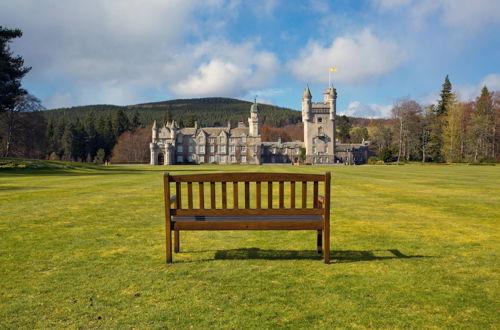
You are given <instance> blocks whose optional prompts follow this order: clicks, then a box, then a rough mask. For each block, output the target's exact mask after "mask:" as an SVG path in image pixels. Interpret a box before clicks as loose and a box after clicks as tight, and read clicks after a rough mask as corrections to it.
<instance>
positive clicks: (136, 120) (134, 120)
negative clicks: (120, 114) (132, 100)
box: [130, 110, 141, 129]
mask: <svg viewBox="0 0 500 330" xmlns="http://www.w3.org/2000/svg"><path fill="white" fill-rule="evenodd" d="M130 126H131V127H130V128H131V129H136V128H137V127H139V126H141V121H140V119H139V111H137V110H135V111H134V114H133V115H132V120H131V123H130Z"/></svg>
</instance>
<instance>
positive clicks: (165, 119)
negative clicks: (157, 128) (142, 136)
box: [163, 105, 172, 125]
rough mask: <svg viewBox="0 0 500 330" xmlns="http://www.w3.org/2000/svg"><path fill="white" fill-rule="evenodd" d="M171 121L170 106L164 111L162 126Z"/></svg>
mask: <svg viewBox="0 0 500 330" xmlns="http://www.w3.org/2000/svg"><path fill="white" fill-rule="evenodd" d="M170 121H172V113H171V106H170V105H169V106H168V107H167V110H165V114H164V115H163V124H164V125H165V124H166V123H167V122H170Z"/></svg>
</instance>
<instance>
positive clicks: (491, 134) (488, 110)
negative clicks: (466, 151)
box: [472, 86, 496, 161]
mask: <svg viewBox="0 0 500 330" xmlns="http://www.w3.org/2000/svg"><path fill="white" fill-rule="evenodd" d="M472 121H473V124H472V137H473V140H472V143H473V145H474V148H473V149H474V161H482V160H493V159H495V135H496V132H495V129H496V123H495V121H496V120H495V118H494V102H493V94H492V93H490V92H489V91H488V88H486V86H484V87H483V89H482V90H481V95H480V96H479V97H478V98H477V99H476V111H475V114H474V116H473V120H472Z"/></svg>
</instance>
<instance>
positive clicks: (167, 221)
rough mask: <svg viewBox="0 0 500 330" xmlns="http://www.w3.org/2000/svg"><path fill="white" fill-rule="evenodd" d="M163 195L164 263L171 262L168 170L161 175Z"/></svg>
mask: <svg viewBox="0 0 500 330" xmlns="http://www.w3.org/2000/svg"><path fill="white" fill-rule="evenodd" d="M163 195H164V199H165V235H166V240H165V241H166V263H167V264H170V263H172V222H171V214H170V180H169V175H168V172H167V173H165V174H164V176H163Z"/></svg>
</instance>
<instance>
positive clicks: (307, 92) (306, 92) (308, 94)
mask: <svg viewBox="0 0 500 330" xmlns="http://www.w3.org/2000/svg"><path fill="white" fill-rule="evenodd" d="M304 98H306V99H310V98H312V95H311V91H310V90H309V86H307V87H306V89H305V90H304Z"/></svg>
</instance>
